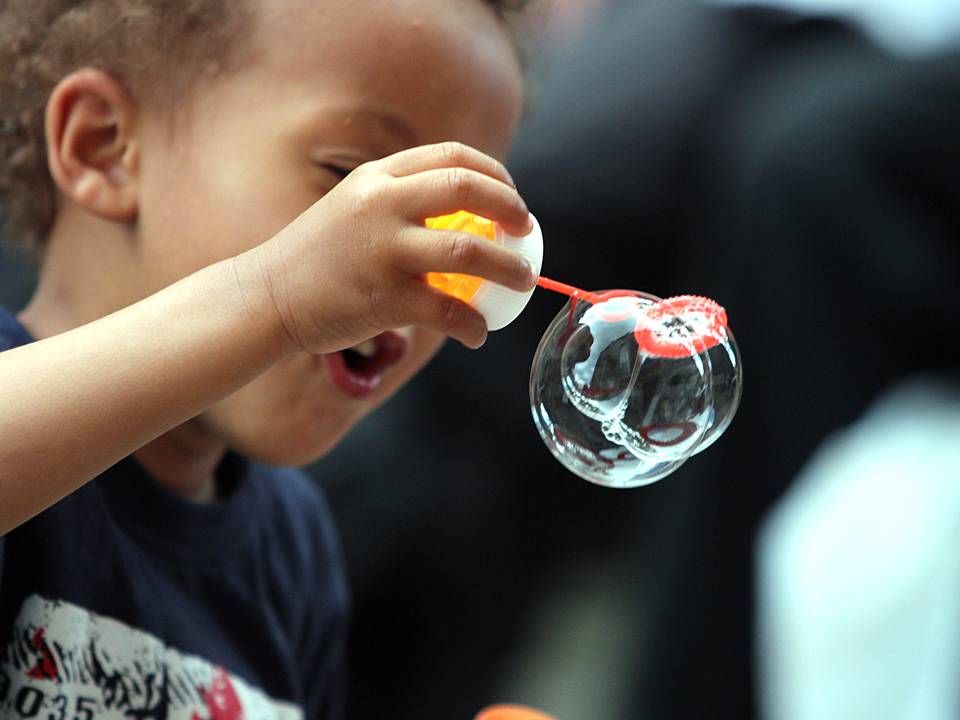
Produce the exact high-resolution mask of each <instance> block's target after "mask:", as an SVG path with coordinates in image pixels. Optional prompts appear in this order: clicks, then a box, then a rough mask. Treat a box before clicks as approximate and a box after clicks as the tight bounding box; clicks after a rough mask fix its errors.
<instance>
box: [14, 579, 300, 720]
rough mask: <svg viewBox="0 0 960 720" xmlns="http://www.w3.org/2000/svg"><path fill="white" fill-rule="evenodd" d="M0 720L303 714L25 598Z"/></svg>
mask: <svg viewBox="0 0 960 720" xmlns="http://www.w3.org/2000/svg"><path fill="white" fill-rule="evenodd" d="M0 717H2V718H11V719H13V718H16V719H18V720H27V719H29V718H41V719H42V720H48V719H49V720H93V719H94V718H105V719H106V720H303V713H302V712H301V711H300V709H299V708H297V707H296V706H295V705H292V704H290V703H286V702H278V701H276V700H273V699H271V698H269V697H267V696H266V695H265V694H264V693H263V692H262V691H261V690H258V689H257V688H254V687H251V686H250V685H248V684H247V683H245V682H244V681H243V680H240V679H239V678H236V677H234V676H232V675H230V674H229V673H228V672H226V671H225V670H224V669H223V668H220V667H216V666H214V665H212V664H211V663H210V662H208V661H206V660H204V659H203V658H200V657H196V656H194V655H186V654H184V653H180V652H178V651H176V650H174V649H172V648H169V647H167V646H166V645H165V644H164V643H163V642H162V641H160V640H159V639H158V638H156V637H154V636H153V635H150V634H149V633H145V632H143V631H141V630H137V629H135V628H132V627H129V626H128V625H124V624H123V623H121V622H118V621H116V620H112V619H110V618H107V617H102V616H99V615H96V614H94V613H91V612H89V611H87V610H84V609H83V608H81V607H77V606H76V605H71V604H70V603H66V602H59V601H52V600H47V599H45V598H42V597H39V596H38V595H31V596H30V597H29V598H27V600H26V601H25V602H24V603H23V607H22V608H21V609H20V614H19V615H18V616H17V619H16V621H15V622H14V626H13V633H12V635H11V638H10V641H9V643H8V644H7V646H6V647H4V648H3V650H2V652H0Z"/></svg>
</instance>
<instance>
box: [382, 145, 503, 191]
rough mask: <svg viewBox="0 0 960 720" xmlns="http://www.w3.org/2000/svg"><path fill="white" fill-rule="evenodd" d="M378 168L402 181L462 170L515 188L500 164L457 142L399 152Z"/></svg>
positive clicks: (422, 146)
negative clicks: (444, 170)
mask: <svg viewBox="0 0 960 720" xmlns="http://www.w3.org/2000/svg"><path fill="white" fill-rule="evenodd" d="M379 164H380V166H381V167H382V168H383V169H384V170H385V171H386V172H388V173H390V174H391V175H393V176H394V177H405V176H407V175H413V174H415V173H420V172H424V171H426V170H437V169H441V168H464V169H466V170H473V171H475V172H478V173H481V174H483V175H487V176H489V177H491V178H494V179H495V180H499V181H500V182H502V183H506V184H507V185H509V186H510V187H515V183H514V182H513V178H512V177H510V173H508V172H507V169H506V168H505V167H504V166H503V164H502V163H500V162H499V161H497V160H495V159H493V158H492V157H490V156H489V155H486V154H485V153H482V152H480V151H479V150H476V149H474V148H472V147H470V146H468V145H464V144H462V143H458V142H444V143H437V144H435V145H421V146H419V147H414V148H410V149H409V150H402V151H401V152H398V153H395V154H394V155H390V156H389V157H387V158H384V159H383V160H380V161H379Z"/></svg>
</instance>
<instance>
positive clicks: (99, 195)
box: [45, 68, 139, 222]
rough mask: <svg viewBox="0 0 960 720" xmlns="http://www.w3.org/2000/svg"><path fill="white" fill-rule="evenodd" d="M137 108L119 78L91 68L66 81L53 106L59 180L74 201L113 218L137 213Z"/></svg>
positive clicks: (51, 132) (50, 130)
mask: <svg viewBox="0 0 960 720" xmlns="http://www.w3.org/2000/svg"><path fill="white" fill-rule="evenodd" d="M136 110H137V107H136V104H135V103H134V101H133V100H132V98H131V97H130V96H129V95H128V93H127V92H126V90H124V88H123V87H122V86H121V85H120V84H119V83H118V82H117V81H116V80H114V79H113V78H111V77H110V76H109V75H107V74H106V73H104V72H101V71H100V70H93V69H89V68H87V69H83V70H78V71H76V72H74V73H71V74H70V75H68V76H67V77H65V78H63V79H62V80H61V81H60V82H59V83H58V84H57V86H56V87H55V88H54V89H53V92H52V93H51V95H50V99H49V101H48V102H47V112H46V126H45V127H46V142H47V159H48V163H49V166H50V173H51V175H53V179H54V182H56V184H57V187H58V188H59V190H60V192H61V193H63V194H64V195H65V196H66V197H67V198H69V199H70V200H72V201H73V202H74V203H76V204H77V205H79V206H80V207H83V208H85V209H86V210H89V211H90V212H93V213H95V214H97V215H99V216H101V217H103V218H106V219H108V220H113V221H118V222H124V221H130V220H134V219H135V218H136V215H137V206H138V201H137V167H138V161H139V148H138V146H137V138H136V135H135V131H136V118H137V113H136Z"/></svg>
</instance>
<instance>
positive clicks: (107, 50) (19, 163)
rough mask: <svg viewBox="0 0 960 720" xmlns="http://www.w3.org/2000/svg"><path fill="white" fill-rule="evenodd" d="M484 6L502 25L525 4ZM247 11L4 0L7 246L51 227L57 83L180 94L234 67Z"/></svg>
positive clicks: (2, 187)
mask: <svg viewBox="0 0 960 720" xmlns="http://www.w3.org/2000/svg"><path fill="white" fill-rule="evenodd" d="M484 2H485V3H486V4H487V5H489V6H490V7H491V8H492V9H493V10H494V11H495V12H496V13H497V15H498V16H500V17H501V18H504V19H508V18H510V17H512V16H514V15H518V14H519V13H521V12H522V11H523V10H524V8H525V6H526V5H527V4H528V0H484ZM251 5H252V2H251V0H0V67H5V68H7V70H6V71H4V73H3V75H2V76H0V204H2V205H4V206H5V209H6V215H7V217H6V226H7V227H6V228H5V229H6V231H7V232H6V234H7V235H8V237H9V239H11V240H15V241H16V242H17V243H18V244H22V245H23V246H25V247H26V248H28V249H29V250H31V251H33V252H34V253H36V254H39V252H40V251H42V246H43V243H44V241H45V239H46V236H47V235H48V233H49V232H50V229H51V227H52V225H53V221H54V218H55V213H56V206H55V201H56V192H55V187H54V184H53V180H52V178H51V177H50V173H49V171H48V169H47V157H46V140H45V137H44V111H45V107H46V102H47V98H48V97H49V95H50V93H51V92H52V90H53V88H54V87H55V86H56V84H57V83H58V82H59V81H60V79H61V78H63V77H65V76H66V75H68V74H69V73H70V72H72V71H74V70H76V69H79V68H81V67H93V68H97V69H100V70H103V71H105V72H107V73H109V74H110V75H111V76H112V77H113V78H114V79H116V80H117V81H118V82H120V83H121V84H122V85H123V86H124V87H125V88H126V90H127V91H128V92H129V93H130V94H131V96H132V97H134V98H135V99H140V100H142V99H146V97H145V95H146V94H147V93H149V94H151V95H153V96H154V97H162V96H170V94H171V93H173V95H172V96H180V93H181V92H182V91H184V90H185V89H186V88H187V87H188V86H189V85H190V83H191V81H192V80H194V79H195V78H196V77H197V76H198V74H200V73H203V74H204V75H213V74H216V73H217V72H221V71H224V70H226V69H228V68H229V66H230V64H231V62H233V59H234V55H235V53H234V52H232V51H233V50H234V49H235V47H236V45H237V44H238V43H235V42H234V41H235V39H236V38H238V37H240V36H242V35H243V34H244V33H245V31H247V30H249V23H250V22H251V21H252V15H253V13H252V12H251ZM158 58H162V59H163V61H162V63H160V62H158ZM161 68H162V70H163V72H161V71H160V70H161ZM161 93H162V94H161ZM0 219H2V218H0Z"/></svg>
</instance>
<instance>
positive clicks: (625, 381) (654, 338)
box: [530, 290, 742, 488]
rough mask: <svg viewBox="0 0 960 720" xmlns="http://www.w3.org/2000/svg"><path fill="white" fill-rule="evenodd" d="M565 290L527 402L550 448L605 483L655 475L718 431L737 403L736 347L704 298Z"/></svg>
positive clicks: (719, 311) (632, 482) (629, 483)
mask: <svg viewBox="0 0 960 720" xmlns="http://www.w3.org/2000/svg"><path fill="white" fill-rule="evenodd" d="M592 296H593V299H594V300H595V302H589V301H587V300H584V299H578V298H574V299H571V300H570V301H569V302H568V303H567V304H566V305H565V306H564V308H563V309H562V310H561V311H560V313H559V314H558V315H557V316H556V318H554V320H553V322H552V323H551V324H550V327H549V328H548V329H547V331H546V333H544V336H543V338H542V340H541V341H540V346H539V347H538V348H537V353H536V355H535V356H534V361H533V368H532V371H531V376H530V402H531V410H532V412H533V418H534V422H535V424H536V426H537V429H538V430H539V432H540V435H541V437H543V440H544V442H545V443H546V445H547V447H548V448H549V449H550V451H551V452H552V453H553V455H554V456H555V457H556V458H557V459H558V460H559V461H560V462H561V463H562V464H563V465H564V466H565V467H567V468H568V469H569V470H570V471H572V472H573V473H575V474H577V475H579V476H580V477H582V478H584V479H586V480H589V481H590V482H594V483H597V484H599V485H605V486H608V487H622V488H626V487H637V486H640V485H646V484H649V483H652V482H655V481H657V480H660V479H662V478H664V477H666V476H667V475H669V474H670V473H672V472H673V471H674V470H676V469H677V468H678V467H680V466H681V465H682V464H683V463H684V462H685V461H686V460H687V459H688V458H689V457H690V456H692V455H693V454H695V453H697V452H700V451H701V450H703V449H705V448H706V447H708V446H709V445H711V444H712V443H713V442H715V441H716V440H717V438H719V437H720V435H721V434H722V433H723V431H724V430H725V429H726V428H727V426H728V425H729V424H730V421H731V420H732V419H733V416H734V415H735V414H736V410H737V406H738V405H739V402H740V384H741V377H742V370H741V365H740V356H739V351H738V350H737V346H736V343H735V341H734V339H733V335H732V334H731V333H730V330H729V328H728V327H727V318H726V313H725V312H724V310H723V308H721V307H720V306H719V305H717V304H716V303H715V302H713V301H712V300H708V299H706V298H700V297H696V296H681V297H677V298H670V299H667V300H661V299H660V298H658V297H656V296H653V295H648V294H646V293H641V292H637V291H628V290H615V291H607V292H603V293H597V294H592Z"/></svg>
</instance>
